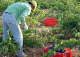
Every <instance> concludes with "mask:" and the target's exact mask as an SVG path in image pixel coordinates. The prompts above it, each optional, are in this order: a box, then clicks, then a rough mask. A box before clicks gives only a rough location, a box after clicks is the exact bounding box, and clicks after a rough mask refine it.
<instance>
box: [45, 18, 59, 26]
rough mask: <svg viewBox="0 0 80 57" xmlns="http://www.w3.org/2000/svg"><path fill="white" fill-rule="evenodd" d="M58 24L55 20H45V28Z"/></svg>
mask: <svg viewBox="0 0 80 57" xmlns="http://www.w3.org/2000/svg"><path fill="white" fill-rule="evenodd" d="M57 23H58V21H57V19H56V18H50V19H45V25H46V26H55V25H56V24H57Z"/></svg>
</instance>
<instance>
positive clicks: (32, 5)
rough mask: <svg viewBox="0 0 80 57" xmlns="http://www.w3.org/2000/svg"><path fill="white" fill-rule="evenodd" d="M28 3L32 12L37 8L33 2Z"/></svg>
mask: <svg viewBox="0 0 80 57" xmlns="http://www.w3.org/2000/svg"><path fill="white" fill-rule="evenodd" d="M28 3H29V4H30V5H31V8H32V11H35V9H36V7H37V3H36V2H35V1H30V2H28Z"/></svg>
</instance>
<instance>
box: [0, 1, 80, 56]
mask: <svg viewBox="0 0 80 57" xmlns="http://www.w3.org/2000/svg"><path fill="white" fill-rule="evenodd" d="M27 1H28V0H27ZM35 1H36V2H37V3H38V7H37V8H36V11H35V12H31V14H30V15H29V16H27V17H26V23H27V24H28V26H29V27H30V29H29V30H27V31H25V30H23V29H22V27H21V29H22V32H23V36H24V38H23V49H24V52H25V54H26V55H28V57H48V56H50V55H52V54H51V52H52V53H54V54H55V52H54V50H59V49H61V48H62V49H63V48H64V47H66V48H69V49H71V50H72V57H80V50H79V49H80V1H79V0H66V1H64V0H57V1H56V0H40V1H39V0H35ZM15 2H25V0H14V1H13V0H11V1H8V0H1V1H0V52H1V51H2V49H1V46H2V47H4V51H5V52H4V53H3V54H1V55H0V56H7V57H16V54H17V52H16V51H17V50H18V49H19V46H18V45H15V44H16V42H15V40H14V38H13V35H12V33H11V31H10V32H9V34H10V37H11V40H10V39H9V38H7V39H5V40H4V41H2V35H3V31H2V30H3V28H2V23H1V16H2V13H3V12H4V10H5V9H6V7H8V6H9V5H10V4H13V3H15ZM46 18H57V21H58V23H57V25H56V26H53V27H52V26H45V19H46ZM20 26H21V25H20ZM53 44H56V46H55V47H54V49H51V50H50V52H48V53H47V54H43V52H44V48H45V47H48V46H51V45H53ZM13 50H14V51H13Z"/></svg>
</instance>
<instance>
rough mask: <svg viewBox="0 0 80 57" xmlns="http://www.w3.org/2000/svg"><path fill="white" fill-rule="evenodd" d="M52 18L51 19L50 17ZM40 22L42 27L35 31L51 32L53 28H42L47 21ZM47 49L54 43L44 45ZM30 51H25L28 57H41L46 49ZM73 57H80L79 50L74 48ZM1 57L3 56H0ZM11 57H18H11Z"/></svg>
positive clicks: (47, 11)
mask: <svg viewBox="0 0 80 57" xmlns="http://www.w3.org/2000/svg"><path fill="white" fill-rule="evenodd" d="M49 11H50V10H48V9H45V13H49ZM49 18H51V17H49ZM38 21H40V22H41V25H39V26H36V27H35V29H38V30H41V31H42V32H44V31H49V29H50V28H51V27H47V26H46V27H45V28H42V26H45V19H43V20H41V19H38ZM0 24H1V19H0ZM44 45H45V47H48V46H51V45H52V43H50V42H49V43H46V42H45V43H44ZM28 49H29V51H25V50H24V52H25V54H26V55H27V56H28V57H41V56H42V55H43V53H44V48H39V49H36V48H30V47H28ZM71 50H72V57H79V56H80V50H78V48H74V47H73V48H72V49H71ZM0 57H1V56H0ZM10 57H16V56H11V55H10Z"/></svg>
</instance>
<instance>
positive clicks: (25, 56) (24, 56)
mask: <svg viewBox="0 0 80 57" xmlns="http://www.w3.org/2000/svg"><path fill="white" fill-rule="evenodd" d="M17 57H28V56H27V55H23V56H17Z"/></svg>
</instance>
